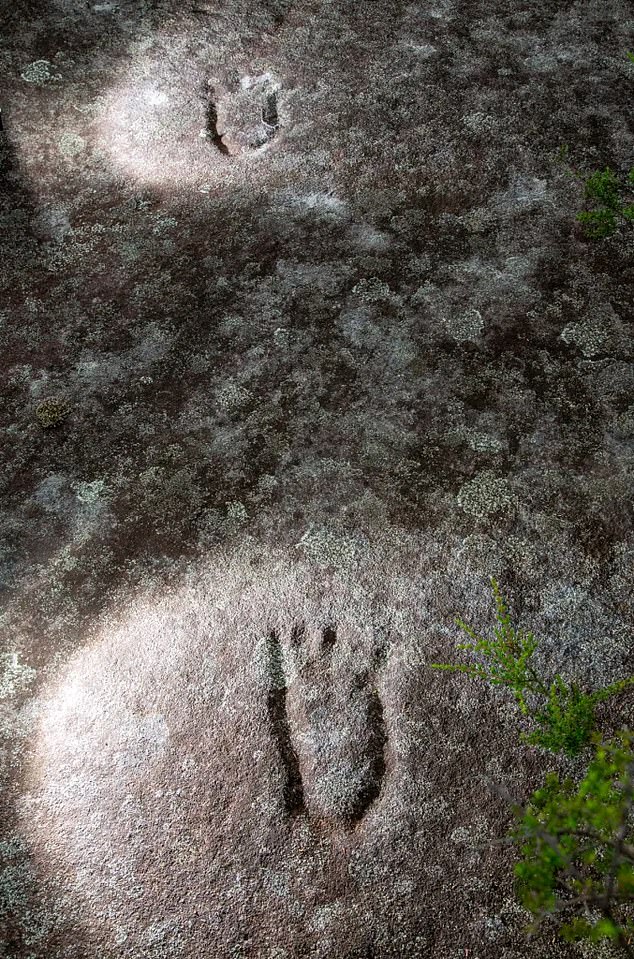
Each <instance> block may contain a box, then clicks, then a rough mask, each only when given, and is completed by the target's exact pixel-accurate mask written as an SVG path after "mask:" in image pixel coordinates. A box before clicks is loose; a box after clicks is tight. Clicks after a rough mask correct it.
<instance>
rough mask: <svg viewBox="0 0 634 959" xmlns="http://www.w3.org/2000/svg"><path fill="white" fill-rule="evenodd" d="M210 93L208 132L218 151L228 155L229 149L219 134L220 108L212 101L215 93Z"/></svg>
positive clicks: (211, 91)
mask: <svg viewBox="0 0 634 959" xmlns="http://www.w3.org/2000/svg"><path fill="white" fill-rule="evenodd" d="M209 93H210V99H209V103H208V105H207V132H208V134H209V138H210V140H211V142H212V143H213V145H214V146H215V147H216V149H217V150H219V151H220V152H221V153H224V154H225V155H227V154H228V153H229V147H228V146H227V144H226V143H225V142H224V140H223V139H222V137H221V135H220V133H219V132H218V108H217V106H216V104H215V103H214V101H213V99H212V97H213V95H214V91H213V90H210V91H209Z"/></svg>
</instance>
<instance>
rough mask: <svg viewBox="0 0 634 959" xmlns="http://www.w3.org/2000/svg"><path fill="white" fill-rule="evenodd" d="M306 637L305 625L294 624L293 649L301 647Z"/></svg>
mask: <svg viewBox="0 0 634 959" xmlns="http://www.w3.org/2000/svg"><path fill="white" fill-rule="evenodd" d="M305 636H306V626H305V625H304V623H293V628H292V629H291V646H293V648H297V647H298V646H301V644H302V643H303V642H304V638H305Z"/></svg>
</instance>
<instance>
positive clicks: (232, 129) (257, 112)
mask: <svg viewBox="0 0 634 959" xmlns="http://www.w3.org/2000/svg"><path fill="white" fill-rule="evenodd" d="M279 89H280V87H279V84H278V83H276V82H275V81H274V80H273V78H272V76H271V75H270V74H269V73H265V74H262V76H259V77H243V78H242V80H241V81H240V84H239V87H238V88H237V89H235V90H233V91H232V90H229V89H228V88H227V87H224V86H222V85H221V84H219V83H216V82H215V81H210V83H209V96H208V103H207V134H208V137H209V139H210V140H211V142H212V143H213V144H214V146H215V147H216V149H217V150H219V151H220V152H221V153H224V154H226V155H230V156H238V155H239V154H241V153H245V152H248V151H250V150H257V149H259V148H260V147H263V146H265V145H266V144H267V143H269V142H270V141H271V140H272V139H273V138H274V137H275V135H276V134H277V131H278V129H279V126H280V120H279V114H278V94H279Z"/></svg>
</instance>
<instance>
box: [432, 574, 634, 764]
mask: <svg viewBox="0 0 634 959" xmlns="http://www.w3.org/2000/svg"><path fill="white" fill-rule="evenodd" d="M491 583H492V587H493V597H494V600H495V610H496V616H495V618H496V625H495V626H494V629H493V638H492V639H487V638H486V637H484V636H481V635H479V634H478V633H477V632H476V631H475V630H474V629H473V628H472V627H470V626H468V625H467V624H466V623H464V622H463V621H462V620H461V619H458V620H457V625H458V626H459V627H460V628H461V630H462V631H463V632H464V633H466V634H467V636H468V637H469V638H470V639H471V640H472V642H471V643H466V644H459V645H458V649H461V650H468V651H469V652H471V653H472V654H475V657H476V662H475V664H470V665H466V664H465V665H462V664H457V663H432V664H431V667H432V669H438V670H446V671H450V672H460V673H465V674H466V675H467V676H471V677H473V678H476V679H484V680H486V681H487V682H489V683H491V684H492V685H494V686H506V687H507V689H509V690H510V691H511V692H512V694H513V696H514V698H515V700H516V702H517V705H518V707H519V709H520V711H521V712H522V713H523V715H525V716H528V717H529V718H530V719H531V720H532V722H533V723H534V725H535V726H536V727H537V728H536V730H535V731H534V732H532V733H530V734H525V735H524V736H523V737H522V738H523V739H524V741H525V742H529V743H531V744H533V745H537V746H542V747H543V748H544V749H548V750H550V751H551V752H555V753H556V752H564V753H566V754H567V755H568V756H576V755H577V754H578V753H579V752H580V750H581V749H582V748H583V747H584V746H586V745H587V744H588V743H589V742H590V737H591V734H592V731H593V729H594V727H595V721H596V719H595V706H596V705H597V704H598V703H599V702H602V701H604V700H606V699H608V698H610V697H611V696H616V695H617V694H618V693H620V692H622V691H623V690H624V689H625V688H626V687H627V686H630V685H632V684H634V677H630V678H628V679H624V680H621V681H619V682H617V683H613V684H611V685H610V686H606V687H605V688H603V689H600V690H597V691H596V692H594V693H585V692H583V691H582V690H581V689H580V688H579V686H578V685H576V684H575V683H571V684H568V683H566V681H565V680H564V679H563V678H562V677H561V676H560V675H556V676H555V677H554V679H553V680H552V682H550V683H546V682H545V681H544V680H543V679H542V678H541V677H540V676H539V674H538V673H537V672H536V670H535V668H534V667H533V665H532V662H531V659H532V656H533V653H534V652H535V650H536V649H537V647H538V645H539V642H538V640H537V639H536V638H535V636H534V635H533V634H532V633H525V632H523V631H521V630H517V629H515V628H514V626H513V625H512V623H511V618H510V615H509V612H508V609H507V606H506V603H505V601H504V598H503V597H502V594H501V592H500V587H499V586H498V583H497V582H496V581H495V580H494V579H492V580H491Z"/></svg>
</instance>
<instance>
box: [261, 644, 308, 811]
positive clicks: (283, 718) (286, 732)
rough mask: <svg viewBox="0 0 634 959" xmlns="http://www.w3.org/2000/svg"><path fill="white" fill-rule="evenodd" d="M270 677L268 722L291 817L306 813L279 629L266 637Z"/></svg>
mask: <svg viewBox="0 0 634 959" xmlns="http://www.w3.org/2000/svg"><path fill="white" fill-rule="evenodd" d="M267 651H268V658H269V661H268V666H269V679H270V681H271V688H270V689H269V693H268V697H267V711H268V715H269V722H270V724H271V729H272V731H273V736H274V737H275V742H276V744H277V748H278V751H279V754H280V758H281V760H282V765H283V767H284V785H283V787H282V792H283V799H284V809H285V811H286V813H287V815H289V816H298V815H302V814H304V813H305V812H306V804H305V801H304V786H303V784H302V774H301V771H300V768H299V760H298V758H297V753H296V752H295V748H294V746H293V741H292V738H291V729H290V725H289V721H288V712H287V708H286V695H287V687H286V676H285V673H284V660H283V656H282V646H281V644H280V640H279V637H278V635H277V633H276V632H274V631H272V632H271V633H269V636H268V640H267Z"/></svg>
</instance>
